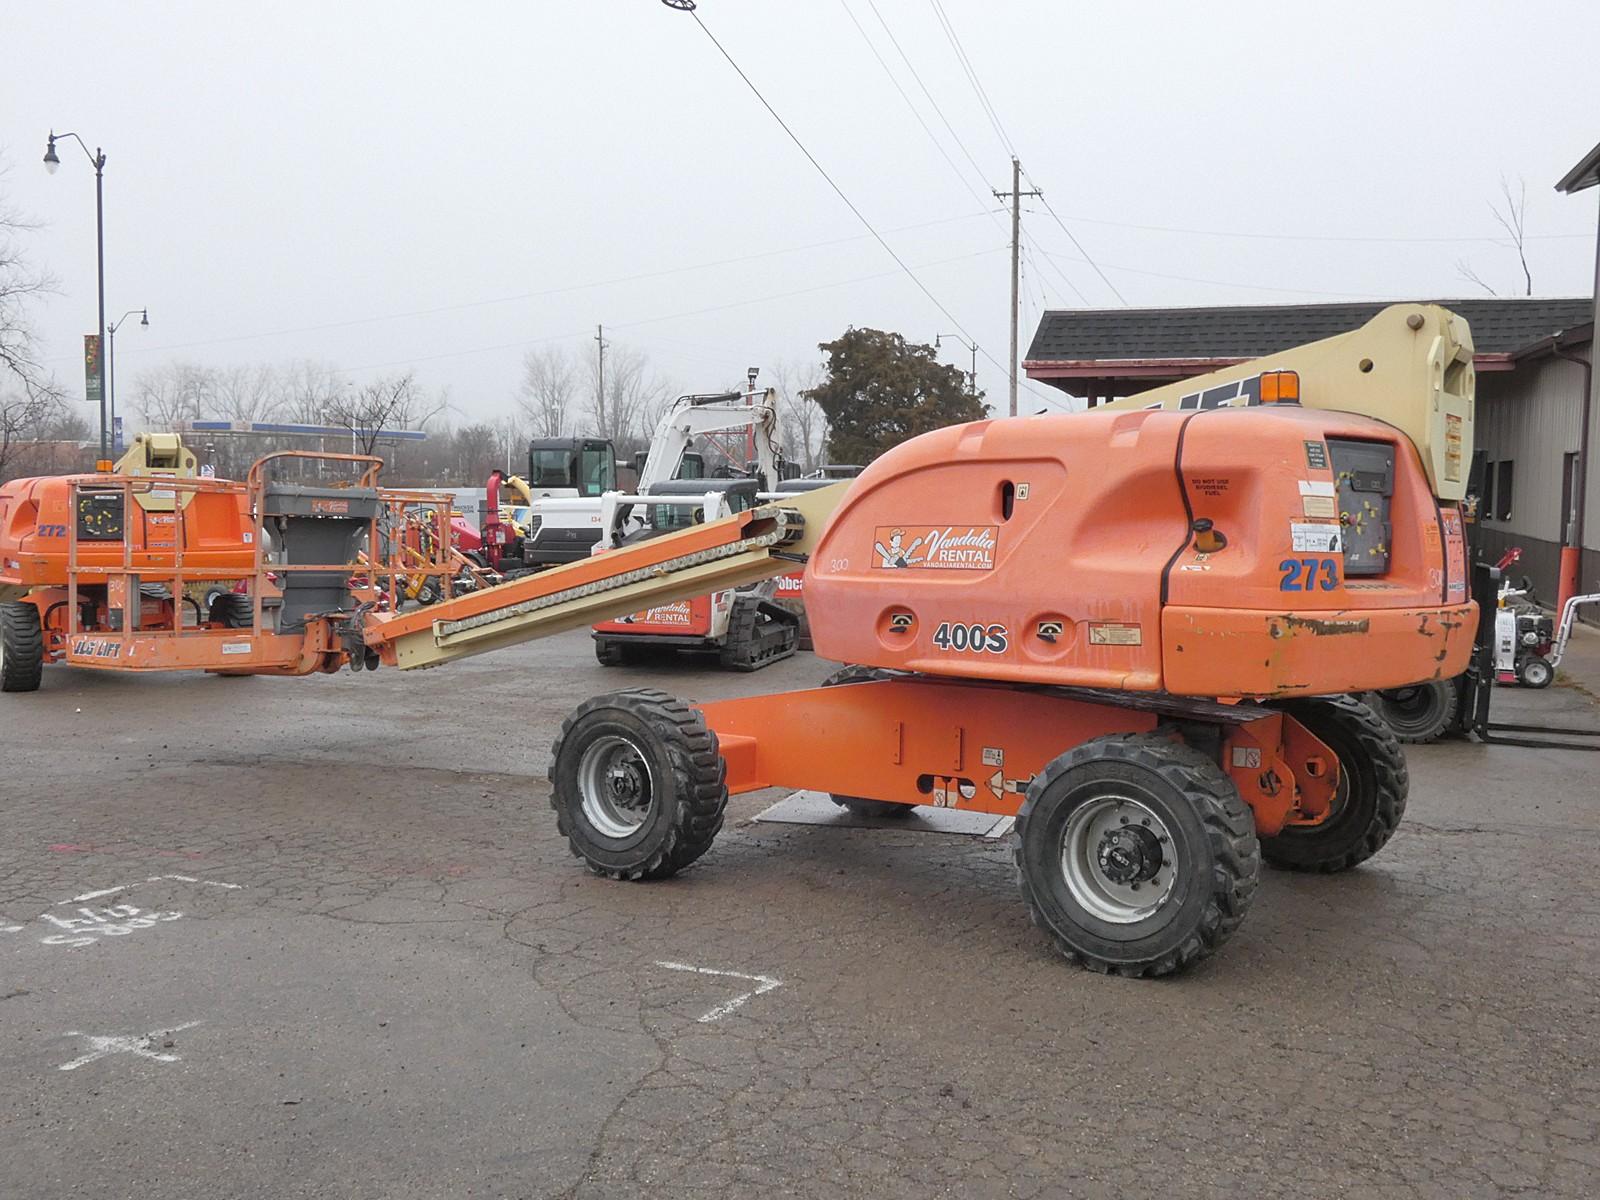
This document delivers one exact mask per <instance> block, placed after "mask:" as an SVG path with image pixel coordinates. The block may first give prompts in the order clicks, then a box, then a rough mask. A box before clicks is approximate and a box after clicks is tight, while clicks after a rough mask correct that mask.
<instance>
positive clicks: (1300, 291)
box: [1034, 242, 1374, 303]
mask: <svg viewBox="0 0 1600 1200" xmlns="http://www.w3.org/2000/svg"><path fill="white" fill-rule="evenodd" d="M1034 249H1036V250H1038V252H1039V253H1040V254H1041V255H1043V256H1044V257H1045V259H1046V260H1047V261H1048V260H1050V259H1051V256H1052V255H1059V256H1060V257H1062V258H1065V259H1066V260H1067V261H1068V262H1080V261H1082V260H1081V259H1075V258H1071V257H1070V256H1068V255H1065V254H1060V252H1059V251H1053V250H1047V249H1045V248H1044V247H1043V246H1041V245H1039V244H1038V243H1037V242H1035V243H1034ZM1106 266H1108V267H1110V268H1111V269H1112V270H1113V271H1126V272H1127V273H1128V274H1130V275H1148V276H1150V277H1151V278H1152V279H1172V280H1176V281H1178V282H1179V283H1209V284H1213V285H1215V286H1216V287H1227V288H1239V289H1241V290H1243V291H1247V292H1282V293H1284V294H1286V295H1292V296H1340V297H1344V298H1346V299H1350V300H1371V299H1373V298H1374V297H1373V296H1372V295H1371V294H1370V293H1367V292H1330V291H1325V290H1319V289H1316V288H1286V287H1269V286H1267V285H1266V284H1259V283H1235V282H1233V281H1231V280H1227V279H1202V278H1200V277H1199V276H1195V275H1169V274H1167V273H1166V272H1164V271H1146V270H1145V269H1144V268H1142V267H1124V266H1121V265H1120V264H1118V263H1107V264H1106ZM1124 303H1126V302H1124Z"/></svg>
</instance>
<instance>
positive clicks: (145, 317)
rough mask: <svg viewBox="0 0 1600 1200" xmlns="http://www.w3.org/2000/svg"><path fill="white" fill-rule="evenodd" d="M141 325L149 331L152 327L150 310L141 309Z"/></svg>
mask: <svg viewBox="0 0 1600 1200" xmlns="http://www.w3.org/2000/svg"><path fill="white" fill-rule="evenodd" d="M139 324H141V325H143V326H144V327H145V328H147V329H148V328H149V327H150V310H149V309H148V308H141V309H140V310H139Z"/></svg>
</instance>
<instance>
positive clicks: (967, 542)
mask: <svg viewBox="0 0 1600 1200" xmlns="http://www.w3.org/2000/svg"><path fill="white" fill-rule="evenodd" d="M999 532H1000V531H999V528H998V527H997V526H994V525H894V526H889V525H880V526H878V528H877V530H876V532H875V535H874V536H875V539H876V540H875V541H874V542H873V545H872V549H873V551H874V553H875V557H874V559H873V562H872V565H873V566H874V567H879V568H883V569H885V570H891V571H892V570H905V569H912V570H933V571H989V570H993V569H994V550H995V541H996V535H997V534H998V533H999Z"/></svg>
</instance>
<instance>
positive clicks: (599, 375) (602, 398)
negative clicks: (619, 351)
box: [594, 325, 606, 437]
mask: <svg viewBox="0 0 1600 1200" xmlns="http://www.w3.org/2000/svg"><path fill="white" fill-rule="evenodd" d="M594 340H595V342H596V343H597V344H598V345H599V347H600V350H599V354H600V364H599V370H598V371H596V372H595V378H596V379H597V380H598V382H599V387H598V390H597V392H596V395H595V416H596V417H598V418H599V420H600V429H599V434H600V436H601V437H605V436H606V327H605V326H604V325H596V326H595V327H594Z"/></svg>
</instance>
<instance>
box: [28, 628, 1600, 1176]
mask: <svg viewBox="0 0 1600 1200" xmlns="http://www.w3.org/2000/svg"><path fill="white" fill-rule="evenodd" d="M831 669H832V664H829V663H825V662H822V661H820V660H817V659H814V658H812V657H810V656H809V655H802V656H800V657H799V658H796V659H794V660H792V661H789V662H785V663H782V664H779V665H777V666H775V667H772V668H769V669H768V670H766V671H763V672H760V673H758V674H755V675H750V676H742V675H729V674H724V673H721V672H718V671H716V670H714V669H710V668H709V667H694V668H688V669H682V668H672V667H668V666H651V667H638V668H628V669H614V670H605V669H602V668H601V667H599V666H598V665H596V664H595V663H594V661H593V656H592V654H591V653H590V651H589V648H588V645H587V639H586V637H585V636H584V635H582V634H572V635H565V636H562V637H559V638H555V639H551V640H549V641H547V642H544V643H538V644H534V645H530V646H527V647H523V648H520V649H516V650H511V651H505V652H501V653H498V654H493V655H489V656H486V657H484V658H481V659H476V660H471V661H468V662H464V663H460V664H457V665H453V666H449V667H446V668H442V669H439V670H434V671H427V672H419V673H414V674H409V675H402V674H400V673H398V672H393V671H382V672H379V673H377V674H375V675H374V674H366V675H360V676H352V675H340V676H335V677H327V678H320V677H319V678H313V679H306V680H274V679H222V678H211V677H205V676H199V677H196V676H172V677H150V678H136V677H133V676H128V675H106V674H95V673H91V672H86V671H75V670H70V669H65V668H50V669H48V670H47V672H46V680H45V685H44V688H43V690H42V691H40V692H38V693H37V694H34V695H25V696H13V695H8V696H4V697H0V730H3V731H4V747H5V749H4V754H3V760H0V761H3V766H4V769H3V773H0V820H3V828H4V832H5V836H4V838H3V840H0V1081H3V1083H4V1086H3V1087H0V1130H3V1136H0V1197H7V1198H9V1197H27V1198H30V1200H53V1198H55V1197H79V1196H85V1197H90V1196H92V1197H96V1198H112V1197H137V1198H139V1200H168V1198H173V1200H176V1198H183V1197H194V1198H197V1200H198V1198H201V1197H204V1198H207V1200H211V1198H216V1197H228V1198H232V1197H240V1198H244V1197H250V1198H254V1197H263V1198H266V1197H271V1198H274V1200H283V1198H288V1197H357V1198H365V1197H373V1198H378V1197H383V1198H389V1197H575V1198H588V1197H619V1196H644V1195H673V1196H686V1197H687V1196H695V1197H698V1196H707V1197H743V1196H761V1197H780V1196H805V1197H813V1196H815V1197H839V1196H863V1197H880V1196H882V1197H908V1198H909V1197H916V1198H918V1200H924V1198H926V1197H934V1196H952V1197H1057V1196H1062V1197H1133V1196H1184V1197H1213V1196H1214V1197H1239V1196H1248V1197H1255V1196H1285V1197H1288V1196H1294V1197H1362V1198H1365V1197H1384V1198H1387V1197H1394V1198H1400V1197H1439V1198H1441V1200H1460V1198H1463V1197H1495V1196H1510V1195H1518V1196H1537V1197H1547V1196H1548V1197H1566V1196H1571V1197H1578V1196H1592V1195H1595V1194H1596V1193H1597V1191H1600V1187H1597V1180H1600V1116H1597V1113H1600V1080H1597V1077H1596V1073H1595V1067H1596V1059H1597V1054H1600V1032H1597V1030H1596V1025H1595V1020H1596V1015H1597V1014H1596V1010H1597V1005H1600V1001H1597V996H1600V870H1597V868H1600V787H1597V785H1596V782H1595V780H1596V774H1595V767H1596V766H1597V765H1600V762H1597V761H1596V756H1594V755H1587V754H1580V753H1576V752H1568V751H1545V750H1526V749H1520V748H1514V747H1502V746H1481V745H1471V744H1462V743H1447V744H1441V745H1437V746H1430V747H1421V748H1413V749H1412V751H1411V752H1410V755H1409V760H1410V764H1411V771H1412V781H1413V782H1412V793H1411V807H1410V811H1409V812H1408V814H1407V817H1406V820H1405V822H1404V824H1403V825H1402V827H1401V830H1400V832H1399V834H1398V835H1397V836H1396V838H1395V840H1394V841H1393V842H1392V843H1391V844H1390V846H1389V847H1388V849H1387V850H1386V851H1385V852H1384V853H1383V854H1381V855H1380V856H1379V857H1378V858H1376V859H1374V860H1373V861H1372V862H1370V863H1369V864H1367V865H1365V866H1363V867H1361V868H1359V869H1357V870H1355V871H1352V872H1350V873H1348V874H1346V875H1343V876H1337V877H1328V878H1324V877H1301V876H1294V875H1285V874H1280V873H1276V872H1268V873H1267V875H1266V877H1265V880H1264V883H1263V886H1262V888H1261V891H1260V893H1259V895H1258V896H1257V899H1256V903H1255V907H1254V909H1253V910H1252V912H1251V914H1250V916H1249V917H1248V919H1247V920H1246V921H1245V923H1244V925H1243V927H1242V929H1241V930H1240V932H1239V933H1238V935H1237V936H1236V937H1235V938H1234V939H1233V941H1232V942H1230V943H1229V944H1228V945H1227V946H1226V947H1225V948H1224V949H1223V951H1222V952H1221V953H1220V954H1218V955H1217V956H1216V957H1214V958H1212V959H1211V960H1209V961H1207V962H1205V963H1203V964H1202V965H1201V966H1200V967H1199V968H1198V969H1196V970H1193V971H1191V972H1189V973H1188V974H1185V975H1182V976H1180V977H1177V978H1173V979H1167V980H1159V981H1147V982H1141V981H1126V980H1118V979H1109V978H1103V977H1100V976H1096V975H1092V974H1089V973H1086V972H1083V971H1080V970H1077V969H1075V968H1073V967H1071V966H1069V965H1067V964H1066V963H1064V962H1063V961H1062V960H1061V959H1060V958H1058V957H1057V956H1056V955H1055V954H1054V953H1053V952H1052V950H1051V949H1050V946H1049V945H1048V943H1047V942H1046V940H1045V939H1044V938H1043V936H1042V935H1040V934H1039V933H1038V932H1037V931H1036V930H1035V929H1034V928H1033V927H1032V926H1031V925H1030V924H1029V922H1028V919H1027V916H1026V914H1025V912H1024V910H1023V906H1022V904H1021V901H1020V900H1019V898H1018V896H1017V893H1016V885H1015V882H1014V878H1013V870H1012V866H1011V863H1010V852H1009V847H1008V845H1007V844H1006V843H1005V842H1003V841H999V842H997V841H986V840H984V839H981V838H970V837H957V836H949V835H940V834H931V833H924V832H912V831H902V830H893V829H881V828H879V829H844V828H828V827H817V826H796V825H773V824H767V823H755V822H752V820H751V818H752V817H753V816H754V815H755V814H757V813H758V812H760V811H761V810H763V809H764V808H766V807H767V806H768V805H770V804H771V803H773V802H774V801H775V800H777V799H778V798H779V796H778V795H777V794H775V793H767V794H761V795H756V796H744V797H736V798H735V799H734V800H733V802H732V805H731V807H730V816H729V821H728V826H727V828H726V829H725V830H724V831H723V833H722V834H721V835H720V837H719V838H718V841H717V843H716V845H715V846H714V847H713V849H712V851H711V852H710V853H709V854H708V855H707V856H706V857H705V858H704V859H703V860H701V862H700V863H699V864H697V865H696V866H694V867H693V868H691V869H690V870H688V871H687V872H685V873H684V874H683V875H681V876H680V877H678V878H676V879H674V880H670V881H666V882H663V883H657V884H621V883H614V882H610V881H607V880H602V879H599V878H595V877H593V876H591V875H589V874H588V873H587V872H586V871H584V870H583V868H582V867H581V865H580V864H579V863H578V862H577V860H576V859H574V858H572V857H571V856H570V855H569V853H568V851H567V848H566V846H565V843H564V842H563V841H561V840H560V839H558V837H557V836H556V832H555V822H554V818H553V815H552V814H551V812H550V810H549V807H548V803H547V802H548V787H547V784H546V783H545V779H544V772H545V767H546V761H547V758H548V754H549V747H550V743H551V741H552V740H553V738H554V735H555V732H556V729H557V727H558V725H559V723H560V720H561V718H562V716H563V715H564V714H565V713H566V712H567V711H568V710H570V709H571V708H572V707H573V706H574V705H576V704H577V703H578V702H579V701H580V700H582V699H584V698H586V697H587V696H589V695H591V694H593V693H596V692H600V691H608V690H614V689H617V688H620V687H625V686H635V685H638V684H641V683H649V684H653V685H655V686H660V687H663V688H664V689H666V690H668V691H672V692H675V693H677V694H679V695H681V696H684V697H685V698H687V699H690V700H711V699H717V698H721V697H724V696H730V695H737V694H745V693H752V692H757V691H770V690H782V689H787V688H795V687H802V686H810V685H812V684H815V683H816V682H819V681H820V680H821V678H822V677H823V676H824V675H825V674H826V673H827V672H828V671H829V670H831ZM1496 710H1497V715H1499V716H1500V717H1501V719H1504V720H1518V721H1538V722H1547V721H1548V722H1560V723H1570V724H1588V725H1595V726H1600V707H1597V706H1596V705H1595V704H1594V703H1593V702H1592V701H1591V700H1590V699H1589V697H1588V696H1587V695H1585V694H1584V693H1583V692H1581V691H1580V690H1578V689H1575V688H1572V687H1563V686H1557V687H1555V688H1552V689H1550V690H1549V691H1546V692H1541V693H1531V692H1524V691H1521V690H1517V689H1507V690H1505V691H1504V692H1502V693H1500V695H1499V696H1498V697H1497V700H1496Z"/></svg>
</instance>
